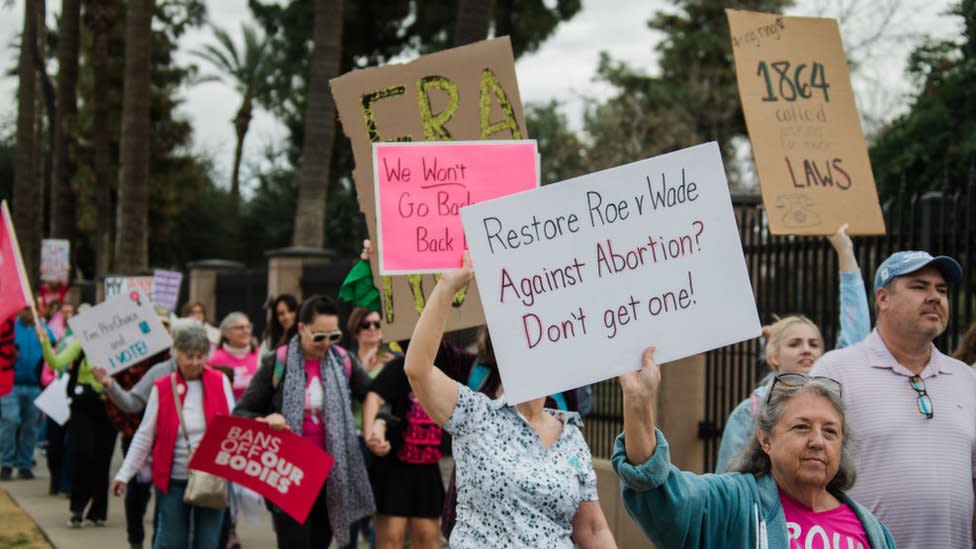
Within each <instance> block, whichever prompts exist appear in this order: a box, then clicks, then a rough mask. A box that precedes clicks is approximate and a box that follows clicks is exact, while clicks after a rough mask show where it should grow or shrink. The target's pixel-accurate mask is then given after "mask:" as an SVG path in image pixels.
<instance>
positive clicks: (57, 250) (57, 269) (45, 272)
mask: <svg viewBox="0 0 976 549" xmlns="http://www.w3.org/2000/svg"><path fill="white" fill-rule="evenodd" d="M70 258H71V243H70V242H68V241H67V240H62V239H59V238H45V239H43V240H41V280H43V281H44V282H60V283H61V284H67V283H68V277H69V275H70V274H71V261H70Z"/></svg>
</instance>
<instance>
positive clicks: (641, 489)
mask: <svg viewBox="0 0 976 549" xmlns="http://www.w3.org/2000/svg"><path fill="white" fill-rule="evenodd" d="M660 381H661V372H660V370H659V369H658V367H657V365H656V364H655V363H654V348H653V347H650V348H648V349H646V350H645V351H644V353H643V357H642V367H641V369H640V370H639V371H636V372H630V373H627V374H624V375H622V376H620V386H621V389H622V390H623V396H624V403H623V410H624V432H623V434H621V435H620V436H618V437H617V441H616V444H615V446H614V451H613V456H612V457H611V458H610V461H611V463H612V465H613V468H614V471H616V473H617V476H619V477H620V482H621V486H622V493H623V500H624V506H625V507H626V508H627V512H628V513H629V514H630V516H631V517H633V518H634V520H635V521H636V522H637V525H638V526H640V528H641V530H642V531H643V532H644V534H645V535H646V536H647V537H648V539H650V540H651V541H652V542H653V543H654V545H655V546H657V547H659V548H661V549H670V548H672V547H674V548H677V547H723V548H728V549H738V548H741V549H752V548H754V547H762V548H769V549H788V548H793V547H814V546H818V545H821V544H822V545H823V546H830V547H841V546H843V547H864V548H865V549H868V548H870V549H893V548H894V547H895V543H894V540H892V538H891V534H890V533H889V532H888V530H887V528H885V526H884V525H883V524H882V523H881V522H880V521H878V519H877V518H875V517H874V515H872V514H871V512H870V511H869V510H867V509H866V508H864V507H863V506H861V505H859V504H858V503H856V502H855V501H854V500H853V499H851V498H850V497H849V496H847V495H846V494H845V493H844V491H845V490H847V489H849V488H850V487H851V486H852V485H853V484H854V480H855V477H856V472H855V470H854V466H853V463H852V461H851V459H850V457H849V455H848V453H847V445H848V441H849V432H850V431H849V430H848V428H847V422H846V420H845V407H844V402H843V400H842V398H841V388H840V384H838V383H837V382H836V381H834V380H832V379H827V378H812V377H808V376H806V375H804V374H797V373H785V374H779V375H778V376H776V377H775V378H773V384H772V385H771V386H770V389H769V392H768V394H767V397H766V398H765V399H763V402H762V405H761V408H760V412H759V415H758V417H757V422H756V423H757V428H756V436H755V437H754V438H752V439H750V441H749V444H748V445H747V446H746V450H745V452H744V453H743V454H742V455H741V456H740V459H739V461H738V462H737V463H736V465H734V466H733V471H735V472H732V473H727V474H723V475H696V474H693V473H688V472H685V471H681V470H680V469H678V468H677V467H675V466H674V465H672V464H671V456H670V455H669V449H668V442H667V440H666V439H665V438H664V433H662V432H661V431H660V430H658V429H657V428H656V426H655V417H654V415H655V408H656V402H657V398H658V389H659V387H660ZM829 540H833V543H831V542H830V541H829ZM927 547H936V545H932V546H927ZM938 547H950V546H948V545H947V546H941V545H939V546H938Z"/></svg>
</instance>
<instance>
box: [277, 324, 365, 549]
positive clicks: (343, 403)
mask: <svg viewBox="0 0 976 549" xmlns="http://www.w3.org/2000/svg"><path fill="white" fill-rule="evenodd" d="M338 353H339V352H338V351H337V350H336V349H335V348H331V347H330V348H329V351H328V352H327V353H326V355H325V357H323V360H321V361H320V362H319V368H320V371H319V379H320V380H321V381H322V392H323V402H322V404H323V405H322V424H323V425H325V450H326V451H327V452H329V453H330V454H331V455H332V457H334V458H335V465H333V466H332V472H331V473H329V477H328V478H327V479H326V480H325V490H326V503H327V505H326V506H327V507H328V511H329V523H330V525H331V526H332V533H333V535H334V536H335V538H336V541H337V542H338V544H339V546H340V547H341V546H343V545H346V544H348V543H349V525H350V524H352V523H353V522H355V521H357V520H359V519H361V518H363V517H368V516H371V515H372V514H373V513H374V512H375V511H376V504H375V503H374V501H373V490H372V488H371V487H370V484H369V478H368V477H367V475H366V465H365V463H364V462H363V454H362V452H361V451H360V449H359V440H358V438H357V436H356V429H355V427H354V426H353V421H352V407H351V406H350V401H349V381H348V380H347V379H346V373H345V368H344V367H343V365H342V364H341V363H340V360H339V355H338ZM305 385H306V379H305V355H304V353H303V352H302V348H301V345H300V344H299V337H298V336H295V337H293V338H292V340H291V341H290V342H288V355H287V359H286V363H285V387H284V394H283V395H282V397H283V398H282V404H281V414H282V415H283V416H285V421H286V422H288V427H290V428H291V431H292V432H293V433H295V434H297V435H301V434H302V421H303V419H304V417H305ZM323 549H324V548H323Z"/></svg>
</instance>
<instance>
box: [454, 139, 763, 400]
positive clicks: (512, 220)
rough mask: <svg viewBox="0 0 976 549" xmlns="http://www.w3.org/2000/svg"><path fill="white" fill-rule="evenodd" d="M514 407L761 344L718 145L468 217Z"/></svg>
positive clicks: (482, 207)
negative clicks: (726, 348) (657, 366)
mask: <svg viewBox="0 0 976 549" xmlns="http://www.w3.org/2000/svg"><path fill="white" fill-rule="evenodd" d="M461 219H462V222H463V224H464V233H465V236H466V238H467V243H468V247H469V248H470V251H471V257H472V260H473V262H474V270H475V275H476V277H477V280H478V286H479V287H480V288H481V289H482V292H481V300H482V305H483V306H484V311H485V317H486V318H487V320H488V327H489V329H490V331H491V338H492V344H493V345H494V350H495V356H496V357H497V359H498V366H499V372H500V374H501V377H502V382H503V383H504V385H505V397H506V400H507V401H508V402H510V403H518V402H524V401H526V400H530V399H533V398H537V397H541V396H544V395H549V394H552V393H556V392H559V391H565V390H568V389H572V388H575V387H579V386H582V385H586V384H588V383H594V382H597V381H601V380H604V379H608V378H610V377H613V376H616V375H619V374H621V373H624V372H628V371H633V370H636V369H638V368H639V367H640V355H641V351H642V350H643V349H644V348H645V347H647V346H648V345H654V346H656V347H657V352H656V354H655V358H656V360H657V362H658V363H664V362H669V361H672V360H677V359H680V358H684V357H687V356H691V355H694V354H697V353H701V352H704V351H707V350H709V349H713V348H716V347H721V346H723V345H729V344H732V343H735V342H738V341H742V340H745V339H750V338H753V337H756V336H758V335H759V333H760V325H759V316H758V314H757V313H756V304H755V299H754V297H753V292H752V285H751V283H750V281H749V275H748V272H747V271H746V264H745V260H744V258H743V255H742V244H741V242H740V240H739V233H738V230H737V229H736V222H735V216H734V213H733V210H732V201H731V197H730V195H729V189H728V183H727V182H726V179H725V170H724V168H723V166H722V157H721V154H720V152H719V148H718V146H717V145H716V144H715V143H707V144H704V145H699V146H696V147H691V148H688V149H684V150H681V151H677V152H673V153H670V154H666V155H663V156H658V157H655V158H650V159H647V160H643V161H640V162H635V163H633V164H627V165H625V166H620V167H617V168H613V169H610V170H605V171H602V172H597V173H593V174H589V175H585V176H582V177H578V178H575V179H570V180H567V181H564V182H561V183H557V184H554V185H549V186H546V187H542V188H541V189H538V190H532V191H526V192H523V193H519V194H516V195H511V196H507V197H503V198H498V199H495V200H491V201H488V202H483V203H480V204H474V205H471V206H468V207H466V208H464V209H462V210H461Z"/></svg>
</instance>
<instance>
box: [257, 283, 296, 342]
mask: <svg viewBox="0 0 976 549" xmlns="http://www.w3.org/2000/svg"><path fill="white" fill-rule="evenodd" d="M268 309H269V310H268V327H267V328H265V330H264V337H263V341H262V342H261V354H262V355H263V354H265V353H270V352H272V351H274V350H275V349H277V348H278V347H281V346H282V345H287V344H288V342H289V341H291V338H292V337H293V336H294V335H295V334H296V333H298V325H297V323H296V322H295V317H296V316H298V300H297V299H295V296H293V295H291V294H281V295H279V296H278V297H276V298H274V300H273V301H271V306H270V307H268Z"/></svg>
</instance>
